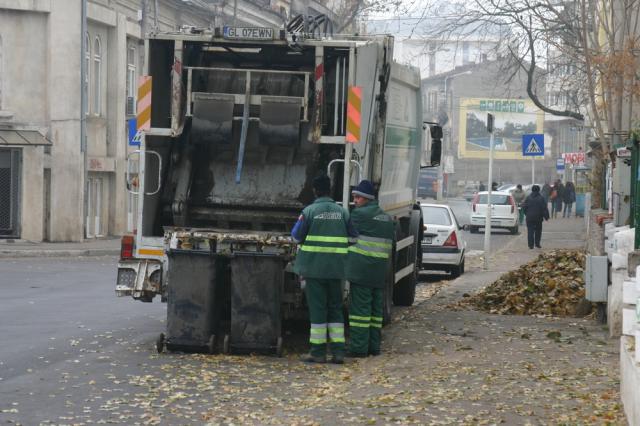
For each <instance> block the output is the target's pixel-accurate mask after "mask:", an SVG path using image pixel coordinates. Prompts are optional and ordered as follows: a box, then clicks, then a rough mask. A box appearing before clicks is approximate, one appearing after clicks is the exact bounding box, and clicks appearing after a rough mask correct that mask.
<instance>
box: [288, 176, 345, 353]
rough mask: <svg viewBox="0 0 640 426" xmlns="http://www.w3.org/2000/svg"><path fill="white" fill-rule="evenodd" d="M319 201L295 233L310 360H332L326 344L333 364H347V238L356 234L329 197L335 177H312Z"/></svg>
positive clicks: (308, 209) (305, 212)
mask: <svg viewBox="0 0 640 426" xmlns="http://www.w3.org/2000/svg"><path fill="white" fill-rule="evenodd" d="M313 190H314V193H315V195H316V197H317V198H316V200H315V201H314V202H313V203H312V204H310V205H309V206H307V207H306V208H305V209H304V210H303V211H302V214H301V215H300V217H299V218H298V221H297V222H296V224H295V226H294V227H293V230H292V231H291V236H292V237H293V239H294V240H295V241H296V242H297V243H298V244H300V247H299V251H298V253H297V255H296V260H295V265H294V269H293V270H294V272H295V273H296V274H298V275H300V278H301V281H304V282H305V295H306V297H307V305H309V317H310V318H309V319H310V321H311V330H310V336H309V342H310V343H311V352H310V354H309V356H308V357H305V358H304V359H303V360H304V361H306V362H315V363H325V362H327V343H329V347H330V349H331V355H332V358H331V362H333V363H335V364H342V363H344V351H345V350H344V346H345V339H344V316H343V315H342V280H343V279H344V265H345V261H346V258H347V250H348V242H349V240H348V238H349V236H351V237H355V236H356V235H357V234H356V233H355V230H354V229H353V225H351V224H350V221H349V214H348V212H347V211H346V210H345V209H344V208H342V207H341V206H339V205H338V204H336V202H335V201H334V200H333V199H331V197H329V194H330V193H331V180H330V179H329V177H328V176H326V175H324V176H319V177H317V178H315V179H314V181H313Z"/></svg>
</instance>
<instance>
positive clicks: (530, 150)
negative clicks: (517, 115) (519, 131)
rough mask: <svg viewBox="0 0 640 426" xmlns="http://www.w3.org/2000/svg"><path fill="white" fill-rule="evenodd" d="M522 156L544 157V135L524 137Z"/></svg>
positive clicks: (535, 134)
mask: <svg viewBox="0 0 640 426" xmlns="http://www.w3.org/2000/svg"><path fill="white" fill-rule="evenodd" d="M522 155H523V156H525V157H544V135H543V134H542V133H533V134H529V135H522Z"/></svg>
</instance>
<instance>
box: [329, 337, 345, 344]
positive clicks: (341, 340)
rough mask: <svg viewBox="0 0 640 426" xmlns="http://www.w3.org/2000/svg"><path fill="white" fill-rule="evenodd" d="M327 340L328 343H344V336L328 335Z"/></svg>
mask: <svg viewBox="0 0 640 426" xmlns="http://www.w3.org/2000/svg"><path fill="white" fill-rule="evenodd" d="M329 342H330V343H344V342H345V340H344V337H330V338H329Z"/></svg>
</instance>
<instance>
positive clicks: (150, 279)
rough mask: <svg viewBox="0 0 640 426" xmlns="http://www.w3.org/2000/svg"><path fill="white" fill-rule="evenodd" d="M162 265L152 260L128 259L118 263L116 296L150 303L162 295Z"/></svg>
mask: <svg viewBox="0 0 640 426" xmlns="http://www.w3.org/2000/svg"><path fill="white" fill-rule="evenodd" d="M162 292H163V289H162V263H161V262H160V261H157V260H154V259H128V260H121V261H120V262H118V279H117V282H116V295H117V296H119V297H123V296H131V297H133V298H134V299H136V300H140V301H142V302H151V301H152V300H153V298H154V297H155V296H156V294H160V295H162Z"/></svg>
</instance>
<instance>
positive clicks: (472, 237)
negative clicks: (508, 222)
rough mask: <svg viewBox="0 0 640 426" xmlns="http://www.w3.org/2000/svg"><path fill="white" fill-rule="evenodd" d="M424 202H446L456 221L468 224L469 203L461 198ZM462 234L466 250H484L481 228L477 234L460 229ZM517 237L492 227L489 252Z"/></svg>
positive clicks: (521, 229)
mask: <svg viewBox="0 0 640 426" xmlns="http://www.w3.org/2000/svg"><path fill="white" fill-rule="evenodd" d="M422 202H424V203H436V204H448V205H449V206H450V207H451V209H452V210H453V213H454V214H455V215H456V218H457V219H458V223H459V224H460V225H468V224H469V222H470V215H471V203H470V202H469V201H466V200H465V199H463V198H450V199H446V200H443V201H441V202H438V201H435V200H433V199H430V198H425V199H423V200H422ZM520 232H521V233H522V232H526V227H524V226H521V227H520ZM462 235H463V237H464V239H465V241H466V242H467V250H468V251H472V250H473V251H477V250H480V251H483V252H484V232H483V229H481V230H480V233H479V234H472V233H470V232H469V231H462ZM515 237H517V236H516V235H512V234H511V233H509V231H508V230H506V229H494V230H492V231H491V244H490V249H491V253H495V252H496V251H497V250H499V249H500V248H501V247H504V245H505V244H507V243H508V242H509V241H511V240H512V239H513V238H515Z"/></svg>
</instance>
